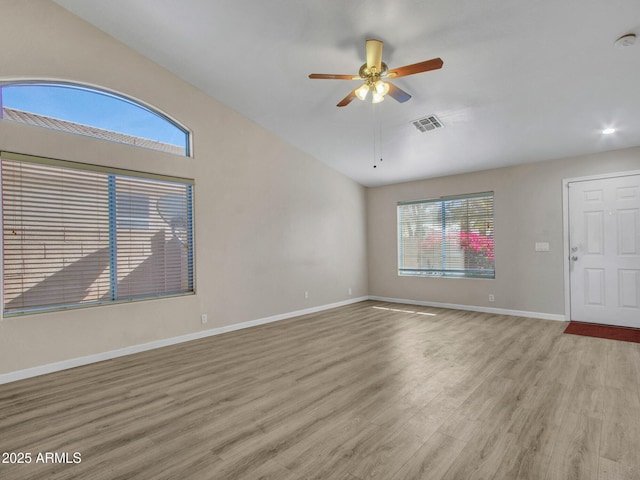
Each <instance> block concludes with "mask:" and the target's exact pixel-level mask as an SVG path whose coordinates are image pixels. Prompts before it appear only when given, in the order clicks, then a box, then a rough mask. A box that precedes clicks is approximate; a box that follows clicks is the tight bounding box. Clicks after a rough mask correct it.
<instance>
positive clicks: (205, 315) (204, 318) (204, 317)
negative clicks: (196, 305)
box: [200, 313, 209, 323]
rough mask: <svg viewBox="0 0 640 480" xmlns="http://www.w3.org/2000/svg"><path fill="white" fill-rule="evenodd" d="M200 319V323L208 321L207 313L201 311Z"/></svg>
mask: <svg viewBox="0 0 640 480" xmlns="http://www.w3.org/2000/svg"><path fill="white" fill-rule="evenodd" d="M200 320H201V321H202V323H207V322H208V321H209V319H208V318H207V314H206V313H203V314H202V315H200Z"/></svg>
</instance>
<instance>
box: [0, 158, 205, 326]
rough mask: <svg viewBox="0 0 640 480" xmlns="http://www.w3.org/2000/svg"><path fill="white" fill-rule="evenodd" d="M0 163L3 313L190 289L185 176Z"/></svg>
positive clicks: (32, 161) (42, 162) (189, 201)
mask: <svg viewBox="0 0 640 480" xmlns="http://www.w3.org/2000/svg"><path fill="white" fill-rule="evenodd" d="M0 161H1V174H2V225H3V268H4V270H3V295H4V301H3V305H4V314H5V315H11V314H17V313H25V312H31V311H40V310H45V309H56V308H65V307H71V306H79V305H89V304H101V303H108V302H116V301H126V300H132V299H138V298H148V297H159V296H168V295H178V294H186V293H192V292H193V291H194V287H193V183H192V182H191V181H188V180H183V179H175V178H169V177H160V176H154V175H149V176H146V175H144V174H140V173H137V172H128V171H123V170H111V169H106V168H102V167H93V166H90V165H84V164H75V163H72V162H64V161H57V160H50V159H41V158H33V157H27V156H23V155H16V154H9V153H2V154H1V157H0Z"/></svg>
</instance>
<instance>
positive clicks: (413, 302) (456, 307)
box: [369, 295, 567, 322]
mask: <svg viewBox="0 0 640 480" xmlns="http://www.w3.org/2000/svg"><path fill="white" fill-rule="evenodd" d="M369 300H378V301H380V302H390V303H403V304H406V305H420V306H423V307H437V308H451V309H453V310H471V311H474V312H483V313H495V314H497V315H513V316H516V317H527V318H538V319H541V320H557V321H561V322H566V321H567V319H566V317H565V316H564V315H557V314H554V313H542V312H526V311H522V310H507V309H504V308H491V307H479V306H476V305H458V304H454V303H439V302H423V301H421V300H407V299H404V298H390V297H378V296H375V295H370V296H369Z"/></svg>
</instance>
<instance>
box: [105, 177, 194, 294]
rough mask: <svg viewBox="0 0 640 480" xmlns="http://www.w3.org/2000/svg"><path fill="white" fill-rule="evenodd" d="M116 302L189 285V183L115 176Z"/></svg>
mask: <svg viewBox="0 0 640 480" xmlns="http://www.w3.org/2000/svg"><path fill="white" fill-rule="evenodd" d="M115 183H116V185H115V193H116V246H117V250H116V256H117V261H116V265H117V273H118V279H117V295H116V298H118V299H123V298H132V297H140V296H147V295H158V294H168V293H179V292H186V291H189V290H190V289H191V287H190V269H191V268H192V267H191V265H190V262H189V258H190V255H189V252H190V239H189V235H188V234H187V231H188V217H189V212H188V207H189V205H188V198H189V193H188V189H190V186H189V185H181V184H176V183H169V182H160V181H157V180H146V179H143V178H132V177H116V178H115Z"/></svg>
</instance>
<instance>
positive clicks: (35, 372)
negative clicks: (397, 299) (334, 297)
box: [0, 296, 369, 385]
mask: <svg viewBox="0 0 640 480" xmlns="http://www.w3.org/2000/svg"><path fill="white" fill-rule="evenodd" d="M368 299H369V297H366V296H365V297H358V298H350V299H348V300H344V301H341V302H336V303H330V304H326V305H319V306H317V307H311V308H305V309H303V310H296V311H293V312H287V313H281V314H279V315H273V316H270V317H264V318H259V319H256V320H250V321H247V322H242V323H235V324H233V325H227V326H224V327H220V328H213V329H210V330H202V331H200V332H194V333H188V334H186V335H180V336H178V337H172V338H165V339H162V340H156V341H153V342H149V343H142V344H138V345H132V346H130V347H125V348H119V349H117V350H111V351H108V352H102V353H96V354H93V355H87V356H85V357H77V358H70V359H68V360H63V361H60V362H55V363H49V364H46V365H39V366H37V367H32V368H25V369H24V370H16V371H15V372H9V373H3V374H0V385H2V384H5V383H11V382H16V381H18V380H24V379H26V378H31V377H37V376H40V375H46V374H48V373H53V372H59V371H61V370H67V369H69V368H75V367H81V366H83V365H89V364H91V363H97V362H103V361H105V360H110V359H112V358H118V357H123V356H125V355H132V354H134V353H140V352H145V351H147V350H153V349H155V348H161V347H168V346H170V345H175V344H178V343H184V342H190V341H192V340H198V339H200V338H205V337H211V336H214V335H220V334H222V333H227V332H233V331H235V330H242V329H244V328H250V327H255V326H257V325H264V324H266V323H272V322H277V321H279V320H286V319H288V318H293V317H299V316H301V315H308V314H310V313H316V312H321V311H323V310H329V309H331V308H336V307H342V306H345V305H350V304H352V303H358V302H362V301H364V300H368Z"/></svg>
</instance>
